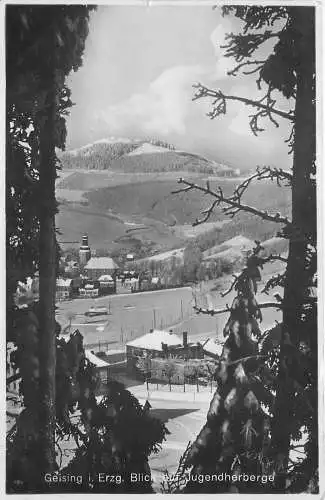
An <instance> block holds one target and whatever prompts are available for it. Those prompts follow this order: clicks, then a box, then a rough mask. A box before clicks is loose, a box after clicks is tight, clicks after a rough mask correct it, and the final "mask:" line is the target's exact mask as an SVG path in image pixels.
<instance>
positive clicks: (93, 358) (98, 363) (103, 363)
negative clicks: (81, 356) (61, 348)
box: [85, 349, 109, 368]
mask: <svg viewBox="0 0 325 500" xmlns="http://www.w3.org/2000/svg"><path fill="white" fill-rule="evenodd" d="M85 354H86V358H87V359H88V361H90V363H92V364H93V365H95V366H97V367H98V368H104V367H105V366H109V363H106V361H104V360H103V359H101V358H99V357H98V356H96V354H94V353H92V352H91V351H89V350H87V349H86V351H85Z"/></svg>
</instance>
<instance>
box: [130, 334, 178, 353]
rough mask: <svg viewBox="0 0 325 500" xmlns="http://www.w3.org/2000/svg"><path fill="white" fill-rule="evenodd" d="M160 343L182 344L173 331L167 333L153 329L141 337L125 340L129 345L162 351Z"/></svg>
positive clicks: (169, 344)
mask: <svg viewBox="0 0 325 500" xmlns="http://www.w3.org/2000/svg"><path fill="white" fill-rule="evenodd" d="M162 343H164V344H167V345H168V346H177V345H182V340H181V339H180V337H178V336H177V335H175V334H174V333H169V332H166V331H165V330H154V331H153V332H150V333H147V334H146V335H143V336H142V337H139V338H137V339H135V340H131V341H130V342H127V344H126V345H127V346H130V347H139V348H140V349H150V350H153V351H162V346H161V344H162Z"/></svg>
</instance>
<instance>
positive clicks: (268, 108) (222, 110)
mask: <svg viewBox="0 0 325 500" xmlns="http://www.w3.org/2000/svg"><path fill="white" fill-rule="evenodd" d="M193 88H195V89H197V90H196V92H195V94H194V97H193V98H192V100H193V101H196V100H197V99H201V98H202V97H212V98H213V99H214V101H213V103H212V105H213V110H212V111H211V112H210V113H208V116H209V117H210V118H211V119H213V118H215V117H216V116H219V115H221V114H226V101H237V102H242V103H243V104H245V105H246V106H252V107H255V108H258V109H260V110H263V111H265V112H266V114H267V115H268V116H270V115H271V113H273V114H275V115H277V116H281V118H285V119H286V120H290V121H294V118H295V116H294V113H293V112H289V113H287V112H285V111H281V110H280V109H276V108H274V104H275V101H273V100H272V101H270V102H269V103H268V104H264V103H263V102H262V101H263V100H264V99H265V98H263V99H262V100H260V101H254V100H253V99H247V98H246V97H240V96H234V95H226V94H224V93H223V92H222V91H221V90H213V89H209V88H208V87H205V86H204V85H202V84H201V83H197V84H194V85H193ZM265 97H266V96H265Z"/></svg>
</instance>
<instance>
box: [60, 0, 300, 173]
mask: <svg viewBox="0 0 325 500" xmlns="http://www.w3.org/2000/svg"><path fill="white" fill-rule="evenodd" d="M238 23H239V22H238V20H236V19H234V18H233V17H231V16H226V17H222V16H221V13H220V11H219V9H215V10H213V9H212V7H211V6H153V5H151V6H150V7H147V6H105V5H104V6H103V5H102V6H99V7H98V9H97V11H95V12H94V13H92V14H91V20H90V26H89V35H88V38H87V40H86V49H85V53H84V58H83V66H82V67H81V68H80V69H79V70H78V71H77V72H75V73H72V74H71V75H70V76H69V78H68V85H69V87H70V88H71V90H72V100H73V102H74V103H75V106H74V107H73V108H72V110H71V114H70V117H69V118H68V120H67V128H68V137H67V149H71V148H77V147H80V146H83V145H85V144H89V143H91V142H93V141H95V140H100V139H104V138H107V137H112V136H113V137H130V138H147V137H153V138H159V139H162V140H166V141H168V142H170V143H172V144H174V145H175V146H176V148H179V149H185V150H187V151H189V152H195V153H200V154H202V155H205V156H207V157H209V158H213V159H215V160H217V161H220V162H224V163H226V164H229V165H232V166H235V167H238V168H255V167H256V166H257V165H265V164H267V165H272V166H277V167H282V168H287V167H288V166H290V164H291V158H290V157H289V156H288V147H287V144H285V143H284V139H286V138H287V137H288V135H289V128H288V123H286V121H285V120H283V119H281V118H280V119H279V120H280V121H279V124H280V126H279V128H275V127H274V125H272V124H270V123H268V122H267V121H265V122H264V123H263V126H264V127H265V131H264V132H263V133H261V134H259V136H258V137H255V136H254V135H253V134H252V132H251V131H250V129H249V126H248V123H249V117H248V116H249V114H250V113H251V111H252V110H251V109H249V108H248V107H245V106H244V105H242V104H239V103H232V104H229V105H228V106H227V114H226V115H225V116H222V117H218V118H215V119H214V120H211V119H209V118H208V117H207V116H206V113H207V112H208V111H209V109H211V102H210V101H209V99H204V100H196V101H193V100H192V97H193V95H194V89H193V87H192V85H193V84H195V83H196V82H201V83H203V84H204V85H206V86H208V87H210V88H214V89H221V90H222V91H223V92H225V93H229V94H234V95H239V96H244V97H249V98H257V97H261V95H262V94H261V93H259V92H258V90H257V87H256V83H255V80H256V76H255V75H253V76H243V77H230V76H228V75H227V71H228V70H229V69H231V68H232V67H233V66H234V65H235V62H234V61H233V60H232V59H231V58H226V57H224V49H222V48H221V47H220V45H222V44H223V43H224V42H225V34H226V33H228V32H231V31H234V32H236V31H238V29H239V28H240V24H238ZM263 51H264V56H265V55H266V54H268V53H269V52H270V51H272V46H268V47H265V49H263ZM261 55H263V54H261ZM281 106H283V109H285V108H286V107H288V103H286V102H283V99H280V100H279V106H278V107H279V108H281ZM281 109H282V108H281Z"/></svg>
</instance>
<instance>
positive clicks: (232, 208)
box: [172, 178, 291, 226]
mask: <svg viewBox="0 0 325 500" xmlns="http://www.w3.org/2000/svg"><path fill="white" fill-rule="evenodd" d="M178 184H184V185H185V186H186V187H185V188H182V189H178V190H176V191H173V192H172V194H178V193H183V192H187V191H190V190H191V189H192V190H197V191H201V192H202V193H204V194H209V195H211V196H212V197H214V198H215V200H214V201H213V203H212V204H211V206H210V207H209V208H207V209H206V210H204V211H203V214H204V217H203V218H202V219H196V221H195V222H193V226H197V225H199V224H202V223H203V222H206V221H207V220H208V219H209V217H210V216H211V214H212V212H213V210H214V208H215V207H216V206H219V205H220V203H224V204H225V205H226V207H224V208H222V211H223V212H224V213H225V214H226V215H227V216H230V217H234V216H235V215H236V214H237V213H238V212H240V211H244V212H248V213H251V214H253V215H256V216H257V217H261V218H262V219H263V220H268V221H271V222H276V223H280V224H285V225H286V226H288V225H290V224H291V222H290V220H289V219H288V218H287V217H283V216H281V214H279V213H277V214H275V215H272V214H270V213H268V212H266V211H262V210H259V209H257V208H255V207H251V206H249V205H245V204H244V203H241V201H240V197H239V198H238V194H237V196H236V194H234V196H232V197H226V196H225V195H224V194H223V191H222V189H221V188H220V187H218V191H213V190H211V189H210V186H206V187H203V186H199V185H198V184H195V183H194V182H190V181H186V180H185V179H183V178H180V179H179V180H178Z"/></svg>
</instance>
